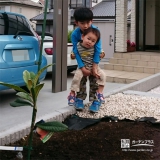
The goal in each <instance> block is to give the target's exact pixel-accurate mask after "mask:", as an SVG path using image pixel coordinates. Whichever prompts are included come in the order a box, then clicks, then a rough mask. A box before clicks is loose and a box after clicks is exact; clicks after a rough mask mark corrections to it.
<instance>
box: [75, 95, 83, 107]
mask: <svg viewBox="0 0 160 160" xmlns="http://www.w3.org/2000/svg"><path fill="white" fill-rule="evenodd" d="M74 106H75V108H76V109H77V110H83V109H84V104H83V100H82V99H80V98H76V101H75V104H74Z"/></svg>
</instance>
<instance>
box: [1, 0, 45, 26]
mask: <svg viewBox="0 0 160 160" xmlns="http://www.w3.org/2000/svg"><path fill="white" fill-rule="evenodd" d="M43 7H44V6H43V4H42V3H40V2H38V3H35V2H33V1H29V0H27V1H25V0H18V1H10V0H5V1H4V0H3V1H1V0H0V10H3V11H6V12H15V13H19V14H23V15H24V16H25V17H26V18H27V19H30V18H32V17H34V16H36V15H38V14H40V13H42V12H43ZM31 25H32V26H33V28H34V29H35V27H36V24H35V23H34V22H31Z"/></svg>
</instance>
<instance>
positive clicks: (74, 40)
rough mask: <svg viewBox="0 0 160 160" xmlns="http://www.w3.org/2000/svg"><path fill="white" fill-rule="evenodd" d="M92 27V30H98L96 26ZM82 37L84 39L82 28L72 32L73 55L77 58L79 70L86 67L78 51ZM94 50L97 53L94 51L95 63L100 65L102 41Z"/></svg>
mask: <svg viewBox="0 0 160 160" xmlns="http://www.w3.org/2000/svg"><path fill="white" fill-rule="evenodd" d="M91 27H92V28H97V27H96V26H94V25H91ZM97 29H98V28H97ZM81 37H82V32H81V30H80V28H79V27H77V28H76V29H75V30H74V31H73V32H72V35H71V40H72V44H73V53H74V54H75V56H76V60H77V63H78V67H79V68H82V67H84V64H83V62H82V59H81V56H80V55H79V53H78V50H77V43H78V42H79V41H80V40H81ZM94 49H95V51H94V57H93V62H94V63H96V64H98V63H99V61H100V53H101V39H100V40H99V41H98V42H97V43H96V44H95V46H94Z"/></svg>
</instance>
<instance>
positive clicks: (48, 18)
mask: <svg viewBox="0 0 160 160" xmlns="http://www.w3.org/2000/svg"><path fill="white" fill-rule="evenodd" d="M53 16H54V13H53V12H48V13H47V15H46V20H53ZM43 19H44V13H41V14H39V15H37V16H35V17H33V18H31V19H30V20H31V21H43Z"/></svg>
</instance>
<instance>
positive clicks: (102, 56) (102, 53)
mask: <svg viewBox="0 0 160 160" xmlns="http://www.w3.org/2000/svg"><path fill="white" fill-rule="evenodd" d="M104 56H105V53H104V51H102V52H101V54H100V58H101V59H102V58H104Z"/></svg>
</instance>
